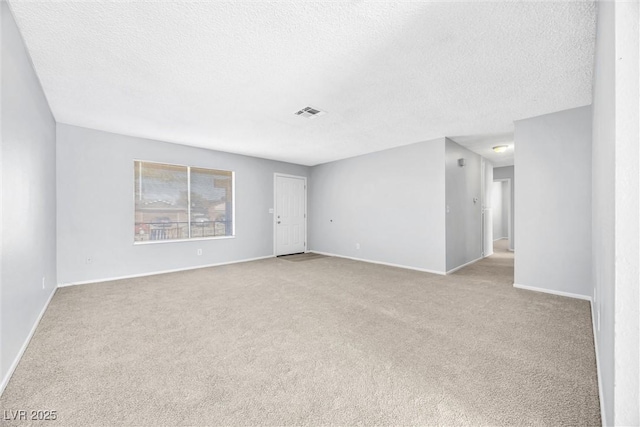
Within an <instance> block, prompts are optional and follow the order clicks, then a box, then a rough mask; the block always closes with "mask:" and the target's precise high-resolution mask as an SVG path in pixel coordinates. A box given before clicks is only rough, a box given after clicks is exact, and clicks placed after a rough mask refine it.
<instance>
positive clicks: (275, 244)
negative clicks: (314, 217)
mask: <svg viewBox="0 0 640 427" xmlns="http://www.w3.org/2000/svg"><path fill="white" fill-rule="evenodd" d="M279 176H282V177H285V178H296V179H302V180H304V253H307V252H309V239H308V228H309V222H308V218H307V211H308V206H307V177H306V176H298V175H290V174H286V173H280V172H274V173H273V218H272V220H273V256H278V255H277V254H278V250H277V249H278V241H277V239H278V235H277V231H278V230H277V228H276V219H277V216H278V207H277V206H276V205H277V203H278V200H277V188H278V182H277V178H278V177H279ZM281 255H287V254H281Z"/></svg>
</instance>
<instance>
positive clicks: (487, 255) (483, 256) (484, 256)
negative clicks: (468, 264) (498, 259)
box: [482, 251, 494, 258]
mask: <svg viewBox="0 0 640 427" xmlns="http://www.w3.org/2000/svg"><path fill="white" fill-rule="evenodd" d="M493 254H494V252H493V251H491V253H490V254H486V255H482V258H487V257H490V256H491V255H493Z"/></svg>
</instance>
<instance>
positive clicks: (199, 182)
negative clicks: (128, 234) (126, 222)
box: [134, 161, 234, 242]
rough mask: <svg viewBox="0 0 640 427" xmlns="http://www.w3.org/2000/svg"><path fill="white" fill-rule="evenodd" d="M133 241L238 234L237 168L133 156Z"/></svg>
mask: <svg viewBox="0 0 640 427" xmlns="http://www.w3.org/2000/svg"><path fill="white" fill-rule="evenodd" d="M134 172H135V190H134V191H135V230H134V242H149V241H168V240H184V239H198V238H215V237H224V236H233V235H234V222H233V181H234V179H233V178H234V177H233V172H231V171H222V170H214V169H203V168H192V167H188V166H179V165H168V164H162V163H153V162H141V161H135V162H134Z"/></svg>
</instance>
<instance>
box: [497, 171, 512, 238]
mask: <svg viewBox="0 0 640 427" xmlns="http://www.w3.org/2000/svg"><path fill="white" fill-rule="evenodd" d="M493 179H510V180H511V194H510V195H509V203H510V205H511V225H510V227H511V230H510V231H511V238H510V239H509V249H511V250H514V249H515V244H516V236H515V234H516V233H515V223H516V210H515V191H516V177H515V167H514V166H503V167H499V168H493Z"/></svg>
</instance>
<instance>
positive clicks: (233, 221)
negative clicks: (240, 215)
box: [132, 159, 236, 246]
mask: <svg viewBox="0 0 640 427" xmlns="http://www.w3.org/2000/svg"><path fill="white" fill-rule="evenodd" d="M136 162H140V163H154V164H157V165H168V166H179V167H183V168H187V203H188V210H187V220H188V221H189V237H188V238H186V239H168V240H146V241H144V242H136V241H135V236H134V241H133V244H134V245H136V246H137V245H155V244H165V243H181V242H198V241H202V240H225V239H235V237H236V172H235V171H232V170H227V169H214V168H212V167H210V166H189V165H183V164H180V163H168V162H156V161H153V160H140V159H133V169H134V171H135V165H136ZM191 168H195V169H206V170H211V171H221V172H230V173H231V235H230V236H209V237H191ZM134 182H135V176H134ZM132 216H133V229H135V225H136V221H135V217H136V191H135V186H134V191H133V215H132Z"/></svg>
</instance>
